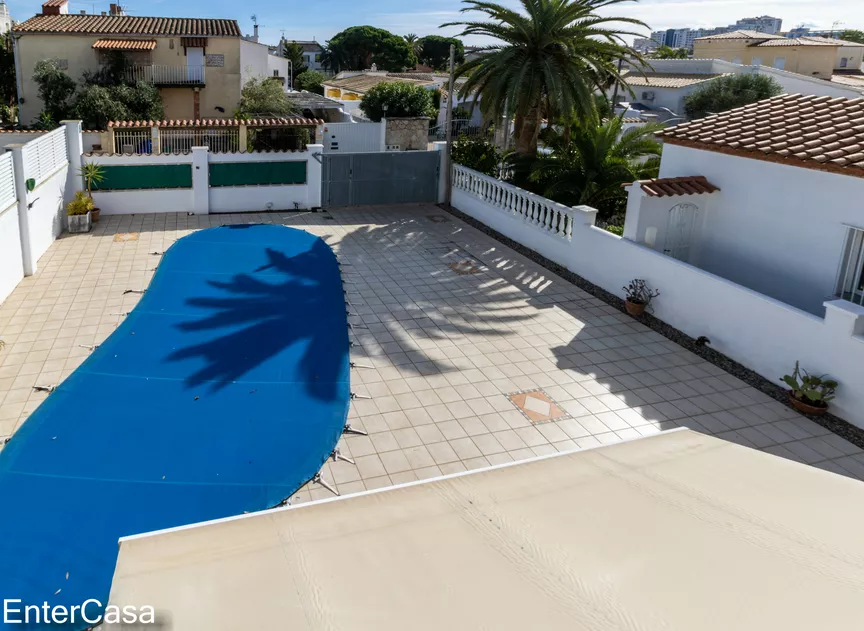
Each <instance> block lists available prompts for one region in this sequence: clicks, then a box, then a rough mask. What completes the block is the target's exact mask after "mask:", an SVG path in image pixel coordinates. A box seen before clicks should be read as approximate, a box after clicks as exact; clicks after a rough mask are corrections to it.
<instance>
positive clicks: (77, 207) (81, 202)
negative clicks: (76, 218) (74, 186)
mask: <svg viewBox="0 0 864 631" xmlns="http://www.w3.org/2000/svg"><path fill="white" fill-rule="evenodd" d="M93 208H95V205H94V204H93V200H92V199H90V198H89V197H88V196H87V194H86V193H85V192H84V191H78V192H77V193H75V199H73V200H72V201H71V202H69V203H68V204H66V214H67V215H86V214H87V213H88V212H90V211H91V210H93Z"/></svg>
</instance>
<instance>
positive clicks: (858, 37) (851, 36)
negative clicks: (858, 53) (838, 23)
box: [840, 28, 864, 44]
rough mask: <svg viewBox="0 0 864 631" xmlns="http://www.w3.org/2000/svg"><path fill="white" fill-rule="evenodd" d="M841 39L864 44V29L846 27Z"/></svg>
mask: <svg viewBox="0 0 864 631" xmlns="http://www.w3.org/2000/svg"><path fill="white" fill-rule="evenodd" d="M840 39H845V40H846V41H847V42H857V43H858V44H864V31H859V30H856V29H851V28H850V29H846V30H845V31H843V33H842V34H841V35H840Z"/></svg>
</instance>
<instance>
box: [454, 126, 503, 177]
mask: <svg viewBox="0 0 864 631" xmlns="http://www.w3.org/2000/svg"><path fill="white" fill-rule="evenodd" d="M451 157H452V159H453V162H455V163H456V164H461V165H462V166H463V167H467V168H469V169H473V170H475V171H479V172H480V173H484V174H486V175H490V176H492V177H498V167H499V165H500V164H501V152H500V151H499V149H498V147H496V146H495V145H494V144H492V143H491V142H489V141H488V140H486V139H485V138H468V137H466V136H460V137H459V138H457V139H456V142H454V143H453V149H452V152H451Z"/></svg>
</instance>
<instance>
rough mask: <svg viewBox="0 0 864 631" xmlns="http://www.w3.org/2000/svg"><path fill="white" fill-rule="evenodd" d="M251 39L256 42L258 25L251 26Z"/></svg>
mask: <svg viewBox="0 0 864 631" xmlns="http://www.w3.org/2000/svg"><path fill="white" fill-rule="evenodd" d="M252 41H253V42H255V43H256V44H257V43H258V25H257V24H256V25H255V26H254V27H252Z"/></svg>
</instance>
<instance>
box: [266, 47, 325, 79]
mask: <svg viewBox="0 0 864 631" xmlns="http://www.w3.org/2000/svg"><path fill="white" fill-rule="evenodd" d="M289 42H292V43H295V44H298V45H299V46H300V48H301V49H302V50H303V63H304V64H306V67H307V68H309V70H316V71H318V72H324V66H323V65H322V63H321V61H322V57H323V55H324V47H323V46H322V45H321V44H319V43H318V42H316V41H315V40H312V41H299V40H288V39H283V40H282V41H280V42H279V43H278V44H277V45H276V46H271V47H270V48H271V50H272V51H273V54H275V55H278V56H279V57H282V56H284V54H285V45H286V44H287V43H289Z"/></svg>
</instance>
